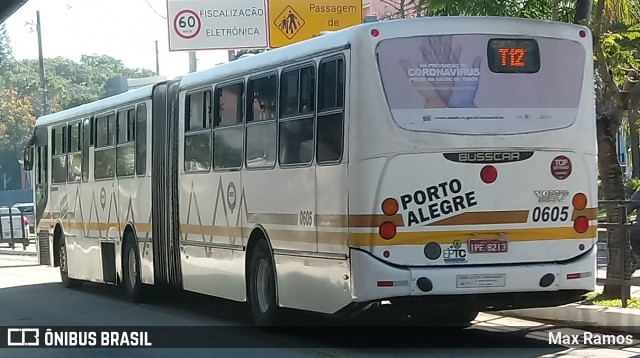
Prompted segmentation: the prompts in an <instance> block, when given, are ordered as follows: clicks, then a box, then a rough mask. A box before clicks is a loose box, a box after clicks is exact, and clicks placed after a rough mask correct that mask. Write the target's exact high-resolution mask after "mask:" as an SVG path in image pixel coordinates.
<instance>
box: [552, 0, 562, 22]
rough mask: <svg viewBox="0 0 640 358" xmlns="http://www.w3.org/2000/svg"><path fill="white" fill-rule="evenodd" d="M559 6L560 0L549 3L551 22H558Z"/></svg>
mask: <svg viewBox="0 0 640 358" xmlns="http://www.w3.org/2000/svg"><path fill="white" fill-rule="evenodd" d="M559 5H560V0H553V1H552V2H551V7H552V9H551V20H553V21H558V17H559V16H558V6H559Z"/></svg>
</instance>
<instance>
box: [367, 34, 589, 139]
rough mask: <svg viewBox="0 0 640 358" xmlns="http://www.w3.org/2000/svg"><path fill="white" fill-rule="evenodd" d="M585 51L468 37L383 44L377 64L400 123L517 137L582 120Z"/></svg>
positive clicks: (555, 42)
mask: <svg viewBox="0 0 640 358" xmlns="http://www.w3.org/2000/svg"><path fill="white" fill-rule="evenodd" d="M585 56H586V51H585V49H584V48H583V46H582V45H581V44H580V43H578V42H575V41H572V40H565V39H554V38H543V37H518V36H505V35H485V34H482V35H480V34H465V35H435V36H417V37H407V38H394V39H388V40H383V41H381V42H380V43H379V44H378V48H377V57H378V66H379V71H380V76H381V79H382V85H383V88H384V92H385V95H386V98H387V103H388V105H389V108H390V110H391V114H392V116H393V119H394V121H395V122H396V123H397V124H398V125H399V126H400V127H402V128H404V129H409V130H415V131H429V132H442V133H458V134H517V133H527V132H536V131H543V130H552V129H558V128H565V127H568V126H570V125H571V124H573V123H574V122H575V120H576V116H577V112H578V108H579V105H580V99H581V96H582V82H583V79H584V77H585V63H586V58H585Z"/></svg>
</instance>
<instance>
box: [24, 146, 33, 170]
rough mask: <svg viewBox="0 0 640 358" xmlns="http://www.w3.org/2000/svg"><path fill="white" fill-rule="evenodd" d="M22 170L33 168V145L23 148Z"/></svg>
mask: <svg viewBox="0 0 640 358" xmlns="http://www.w3.org/2000/svg"><path fill="white" fill-rule="evenodd" d="M23 158H24V170H27V171H29V170H32V169H33V147H27V148H25V150H24V155H23Z"/></svg>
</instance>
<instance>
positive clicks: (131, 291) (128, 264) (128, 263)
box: [122, 236, 144, 302]
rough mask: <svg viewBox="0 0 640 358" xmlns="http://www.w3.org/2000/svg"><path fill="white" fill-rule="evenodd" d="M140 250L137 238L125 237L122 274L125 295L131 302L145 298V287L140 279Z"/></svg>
mask: <svg viewBox="0 0 640 358" xmlns="http://www.w3.org/2000/svg"><path fill="white" fill-rule="evenodd" d="M138 251H139V250H138V246H137V245H136V239H135V238H134V237H132V236H127V237H125V240H124V252H123V255H122V276H123V283H124V292H125V296H126V297H127V300H129V301H131V302H140V301H142V300H143V298H144V287H143V283H142V281H141V280H140V254H139V252H138Z"/></svg>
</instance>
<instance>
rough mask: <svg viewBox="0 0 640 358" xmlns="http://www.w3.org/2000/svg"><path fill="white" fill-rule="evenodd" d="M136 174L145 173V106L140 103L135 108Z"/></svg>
mask: <svg viewBox="0 0 640 358" xmlns="http://www.w3.org/2000/svg"><path fill="white" fill-rule="evenodd" d="M135 127H136V134H135V138H136V174H137V175H139V176H143V175H145V174H146V173H147V105H146V104H145V103H141V104H139V105H138V107H137V108H136V126H135Z"/></svg>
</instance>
